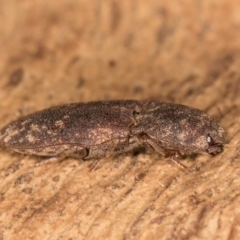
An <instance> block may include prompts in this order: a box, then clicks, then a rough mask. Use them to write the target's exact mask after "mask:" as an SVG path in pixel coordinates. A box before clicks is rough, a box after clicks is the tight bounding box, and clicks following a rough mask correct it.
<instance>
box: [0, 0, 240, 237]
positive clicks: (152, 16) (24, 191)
mask: <svg viewBox="0 0 240 240" xmlns="http://www.w3.org/2000/svg"><path fill="white" fill-rule="evenodd" d="M0 3H1V8H0V19H1V20H0V46H1V50H0V51H1V54H0V127H3V126H4V125H6V124H7V123H9V122H10V121H12V120H15V119H17V118H18V117H20V116H24V115H26V114H28V113H32V112H34V111H36V110H40V109H43V108H47V107H50V106H53V105H58V104H63V103H69V102H78V101H91V100H105V99H139V100H142V99H156V100H161V101H168V102H175V103H182V104H186V105H189V106H192V107H196V108H199V109H202V110H205V111H206V112H208V113H209V114H210V115H211V116H213V117H215V118H216V119H217V120H218V121H219V122H220V123H221V124H222V125H223V127H224V128H225V129H226V131H227V133H228V140H229V143H228V144H227V145H226V146H225V150H224V152H223V153H222V154H220V155H218V156H216V157H211V156H209V155H201V156H198V157H197V158H196V159H186V160H183V162H182V163H183V164H185V165H186V166H188V169H187V170H183V169H181V168H179V166H177V165H176V164H174V163H172V162H171V161H168V160H167V159H164V158H163V157H162V156H160V155H158V154H154V153H151V154H139V155H120V156H117V157H115V158H112V159H106V160H103V161H101V162H100V163H99V165H98V168H97V169H96V170H95V171H92V172H89V167H90V166H91V165H92V164H93V162H94V161H85V162H78V161H76V160H74V159H68V160H66V161H63V162H61V163H59V162H57V163H52V164H47V165H42V166H39V167H33V165H34V163H35V162H36V161H39V160H40V159H41V158H38V157H33V156H24V155H21V154H17V153H14V152H11V151H9V150H8V149H5V148H1V149H0V239H4V240H5V239H85V240H86V239H87V240H88V239H124V240H125V239H152V240H154V239H194V240H195V239H231V240H232V239H240V187H239V186H240V156H239V151H240V150H239V149H240V5H239V3H238V1H235V0H230V1H227V0H218V1H208V0H203V1H190V0H182V1H170V2H168V1H157V0H155V1H154V0H153V1H143V0H137V1H122V0H121V1H120V0H107V1H97V0H96V1H80V0H62V1H42V0H36V1H30V0H24V1H14V0H8V1H4V0H2V1H0Z"/></svg>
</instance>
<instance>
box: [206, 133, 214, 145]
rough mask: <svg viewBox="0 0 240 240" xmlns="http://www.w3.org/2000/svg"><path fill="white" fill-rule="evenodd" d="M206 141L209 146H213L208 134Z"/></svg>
mask: <svg viewBox="0 0 240 240" xmlns="http://www.w3.org/2000/svg"><path fill="white" fill-rule="evenodd" d="M207 142H208V145H209V146H213V145H214V144H215V142H214V140H213V138H212V137H211V136H210V134H208V135H207Z"/></svg>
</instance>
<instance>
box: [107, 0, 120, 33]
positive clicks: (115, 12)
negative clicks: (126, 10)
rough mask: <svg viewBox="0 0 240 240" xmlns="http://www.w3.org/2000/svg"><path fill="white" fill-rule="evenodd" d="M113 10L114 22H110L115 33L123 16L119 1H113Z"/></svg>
mask: <svg viewBox="0 0 240 240" xmlns="http://www.w3.org/2000/svg"><path fill="white" fill-rule="evenodd" d="M111 10H112V11H111V15H112V21H111V22H110V24H111V30H112V31H113V32H114V31H116V29H117V28H118V26H119V23H120V20H121V16H122V14H121V11H120V8H119V2H118V1H112V6H111Z"/></svg>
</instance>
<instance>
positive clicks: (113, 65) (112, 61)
mask: <svg viewBox="0 0 240 240" xmlns="http://www.w3.org/2000/svg"><path fill="white" fill-rule="evenodd" d="M108 64H109V66H110V67H111V68H114V67H116V65H117V62H116V61H115V60H110V61H109V63H108Z"/></svg>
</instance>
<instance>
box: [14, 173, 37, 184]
mask: <svg viewBox="0 0 240 240" xmlns="http://www.w3.org/2000/svg"><path fill="white" fill-rule="evenodd" d="M33 175H34V174H33V173H32V172H29V173H25V174H23V175H21V176H19V177H18V178H17V179H16V181H15V183H14V184H15V186H16V185H21V184H24V183H25V184H26V183H29V182H31V180H32V179H33Z"/></svg>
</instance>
